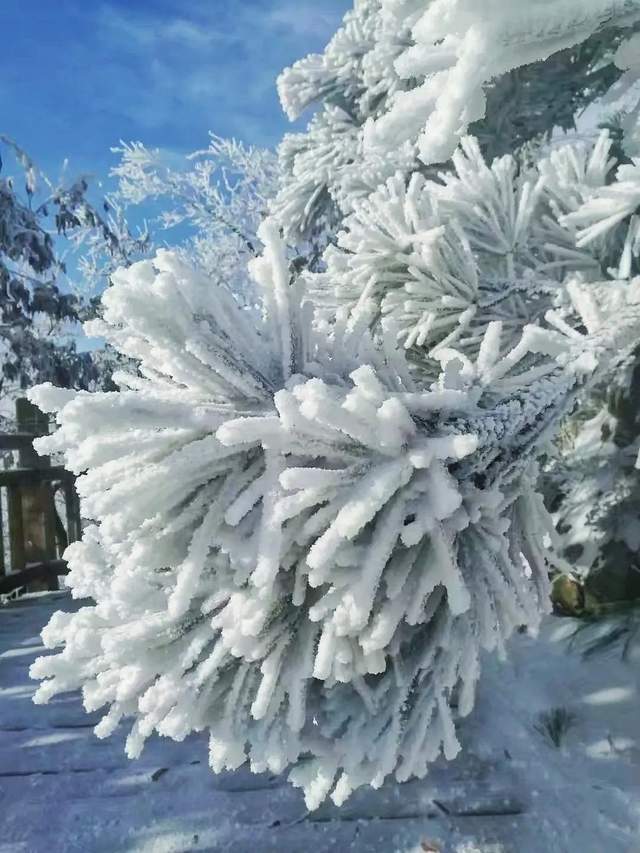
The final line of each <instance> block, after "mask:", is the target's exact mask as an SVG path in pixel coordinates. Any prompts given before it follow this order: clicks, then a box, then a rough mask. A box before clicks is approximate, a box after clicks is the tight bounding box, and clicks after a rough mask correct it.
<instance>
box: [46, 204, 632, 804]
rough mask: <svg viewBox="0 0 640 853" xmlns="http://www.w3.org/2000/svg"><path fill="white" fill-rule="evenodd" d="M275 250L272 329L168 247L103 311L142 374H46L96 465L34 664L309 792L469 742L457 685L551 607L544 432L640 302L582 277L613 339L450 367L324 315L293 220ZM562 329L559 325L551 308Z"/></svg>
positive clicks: (67, 447)
mask: <svg viewBox="0 0 640 853" xmlns="http://www.w3.org/2000/svg"><path fill="white" fill-rule="evenodd" d="M260 238H261V239H262V241H263V242H264V244H265V249H264V253H263V255H262V256H261V257H260V258H259V259H258V260H256V261H255V262H254V263H253V264H252V272H253V276H254V278H255V280H256V282H257V284H258V285H259V286H260V288H261V290H262V293H263V299H264V319H263V322H262V323H261V324H259V325H258V326H257V327H256V324H255V322H254V320H253V318H252V317H251V315H249V314H248V313H247V312H245V311H243V310H242V309H241V308H239V307H238V305H237V303H236V302H235V300H234V299H233V297H232V295H231V294H230V293H229V292H228V291H227V290H226V289H225V288H224V287H215V286H212V285H211V282H210V281H209V280H208V279H207V278H206V277H205V276H204V275H202V274H201V273H196V272H194V271H193V270H191V269H190V268H189V267H188V266H186V265H185V264H184V262H183V261H181V260H180V259H179V258H178V257H177V256H176V255H174V254H171V253H167V252H163V253H159V254H158V255H157V257H156V258H155V259H154V260H153V261H144V262H140V263H138V264H135V265H133V266H132V267H130V268H129V269H128V270H122V271H121V272H119V273H117V274H116V275H115V276H114V284H113V286H112V288H111V289H110V290H108V291H107V292H106V294H105V296H104V316H103V319H102V320H101V321H94V324H93V328H92V329H91V331H92V332H94V333H99V334H101V335H103V336H104V337H105V338H106V339H107V340H108V341H109V342H110V343H111V344H112V346H114V347H115V348H116V349H118V350H119V351H121V352H122V353H123V354H125V355H126V356H128V357H130V358H133V359H137V360H139V363H140V369H139V375H124V374H121V375H117V376H116V380H117V381H118V383H119V385H120V391H119V392H114V393H100V394H89V393H85V392H80V393H77V394H76V393H74V392H69V391H66V390H60V389H54V388H53V387H51V386H40V387H39V388H36V389H35V390H34V391H32V393H31V398H32V399H33V400H34V401H35V402H37V403H38V405H39V406H41V407H42V408H43V409H44V410H46V411H56V412H57V419H58V421H59V424H60V428H59V430H58V431H57V432H56V433H55V434H54V435H53V436H50V437H47V438H44V439H41V440H39V443H38V449H39V450H40V451H41V452H46V453H50V452H57V451H62V452H64V453H65V455H66V460H67V465H68V466H69V467H70V468H71V470H73V471H75V472H76V473H78V474H79V475H80V477H79V479H78V488H79V491H80V494H81V497H82V504H83V512H84V514H85V515H86V516H87V517H88V518H91V519H93V524H92V525H91V526H90V527H88V528H87V529H86V530H85V534H84V539H83V541H82V542H81V543H76V544H74V545H73V546H71V547H70V549H69V550H68V552H67V557H68V559H69V562H70V566H71V574H70V578H69V582H70V585H71V588H72V590H73V593H74V595H76V596H78V597H85V596H89V597H92V598H93V599H94V600H95V602H96V603H95V605H94V606H88V607H83V608H82V609H81V610H80V611H79V612H78V613H76V614H61V613H59V614H56V615H55V616H54V617H53V619H52V621H51V623H50V624H49V625H48V627H47V628H46V629H45V631H44V635H43V636H44V640H45V643H46V644H47V646H49V647H55V646H63V649H62V651H61V652H60V653H59V654H57V655H53V656H49V657H44V658H40V659H39V660H38V661H37V662H36V663H35V664H34V666H33V668H32V674H33V675H34V676H35V677H37V678H42V679H45V680H44V682H43V684H42V685H41V687H40V688H39V690H38V693H37V701H46V700H47V699H49V698H50V697H51V696H52V695H54V694H56V693H59V692H64V691H67V690H72V689H76V688H78V687H81V688H82V690H83V695H84V702H85V706H86V707H87V709H88V710H91V709H98V708H102V707H105V706H106V707H107V709H108V711H107V714H106V716H105V717H104V718H103V720H102V722H101V723H100V724H99V725H98V727H97V733H98V734H99V735H101V736H104V735H107V734H109V733H110V732H112V731H113V729H114V727H115V726H116V725H117V724H118V722H119V721H120V720H121V718H122V717H132V718H133V720H134V724H133V729H132V731H131V734H130V735H129V738H128V741H127V750H128V753H129V754H130V755H131V756H135V755H137V754H138V753H139V752H140V750H141V748H142V745H143V743H144V741H145V739H146V738H147V737H148V736H149V735H151V734H152V733H153V732H154V731H158V732H160V733H161V734H164V735H168V736H171V737H174V738H177V739H181V738H184V737H185V736H186V735H187V734H188V733H189V732H191V731H193V730H202V729H208V730H209V731H210V734H211V749H210V759H211V765H212V767H213V768H214V769H215V770H220V769H222V768H235V767H238V766H239V765H241V764H242V763H244V762H245V761H246V760H247V759H248V760H249V762H250V764H251V767H252V769H253V770H255V771H261V770H264V769H269V770H270V771H271V772H281V771H282V770H284V769H285V768H286V767H287V766H289V765H291V766H292V770H291V774H290V778H291V779H292V781H293V782H294V784H296V785H300V786H301V787H303V788H304V791H305V796H306V799H307V803H308V805H309V807H315V806H317V805H318V804H319V803H320V802H321V801H322V800H323V799H324V798H325V796H326V795H327V794H328V793H329V792H330V791H331V792H332V796H333V799H334V800H335V801H336V802H338V803H340V802H342V801H343V800H344V799H345V798H346V797H347V796H348V794H349V793H350V791H351V790H352V789H353V788H355V787H357V786H359V785H362V784H366V783H368V784H373V785H379V784H381V783H382V781H383V779H384V778H385V777H386V776H387V775H388V774H391V773H395V776H396V778H397V779H399V780H403V779H407V778H409V777H410V776H412V775H419V776H420V775H423V774H424V773H425V772H426V770H427V766H428V764H429V763H430V762H431V761H432V760H433V759H434V758H435V757H436V756H437V755H438V754H439V753H440V752H441V751H442V752H444V754H445V756H447V757H448V758H451V757H453V756H454V755H455V754H456V753H457V751H458V749H459V745H458V742H457V739H456V736H455V725H454V714H453V711H452V708H451V703H452V700H453V699H454V697H455V699H456V705H457V709H458V714H460V715H465V714H467V713H469V711H470V710H471V708H472V706H473V697H474V688H475V683H476V680H477V678H478V675H479V658H480V652H481V651H482V650H483V649H488V650H491V649H498V650H502V649H503V646H504V643H505V640H506V639H507V637H508V636H509V634H510V633H511V632H512V630H513V629H514V628H515V627H517V626H519V625H523V624H525V625H532V626H535V625H536V624H537V622H538V619H539V617H540V613H541V612H542V611H543V610H544V609H545V607H546V602H547V582H546V576H547V566H546V562H545V556H544V552H543V540H544V537H545V535H549V536H551V535H552V528H551V527H550V525H549V523H548V522H549V519H548V516H547V514H546V512H545V510H544V508H543V505H542V501H541V498H540V496H539V495H538V494H537V492H536V490H535V483H536V473H537V472H536V457H537V455H538V452H539V446H540V441H541V440H542V438H543V437H544V436H546V435H548V434H549V431H550V430H552V429H553V426H554V424H555V423H556V422H557V420H558V418H560V417H561V415H562V413H563V412H565V411H566V409H567V407H568V406H570V405H571V401H572V399H573V398H574V396H575V394H576V393H577V391H578V389H579V388H580V387H581V386H582V385H583V384H584V382H585V381H591V380H590V379H589V377H590V376H591V375H592V374H593V373H594V370H596V366H597V364H598V363H599V362H600V361H601V360H603V362H606V361H607V359H608V358H611V357H614V358H617V353H618V351H620V350H621V349H624V348H625V347H628V346H629V345H630V341H632V340H633V336H634V335H635V334H636V333H637V329H638V325H639V323H640V317H639V315H640V305H638V304H637V303H636V299H637V296H638V294H637V292H636V291H637V284H638V282H636V283H634V285H633V286H631V285H622V284H621V285H620V286H619V287H618V288H617V290H616V292H617V299H618V302H617V308H618V309H620V308H621V307H624V320H623V321H622V322H616V323H615V324H614V325H613V328H611V327H610V325H608V324H607V322H606V312H605V315H603V316H605V320H604V321H601V320H600V319H598V308H597V303H596V301H595V300H597V299H598V298H599V297H598V293H597V290H598V289H597V288H596V291H594V293H593V294H591V293H590V292H588V290H586V289H585V288H584V287H583V288H580V287H579V286H577V285H576V286H574V287H571V288H570V295H571V296H572V298H573V300H574V302H575V304H576V306H577V307H578V308H579V309H580V311H581V312H582V314H583V315H585V316H584V317H583V322H585V323H586V325H587V327H588V330H589V331H588V333H586V334H581V333H579V332H578V331H575V330H573V329H572V328H571V327H570V326H568V325H566V323H565V320H563V319H562V318H561V317H560V316H555V315H550V316H549V319H550V321H551V323H552V327H550V328H547V329H543V328H540V327H536V326H526V327H525V328H524V330H523V334H522V338H521V340H520V341H519V343H518V344H517V345H516V346H515V347H514V348H513V349H512V350H511V351H510V353H509V354H508V355H507V356H506V357H501V356H500V336H501V324H500V323H499V322H496V323H492V324H490V325H489V327H488V328H487V331H486V334H485V336H484V339H483V342H482V344H481V346H480V349H479V354H478V357H477V359H476V360H475V361H471V360H469V359H468V358H467V357H466V356H465V355H464V354H462V353H457V352H455V351H454V350H451V349H446V350H442V351H441V353H440V356H439V357H440V361H441V371H440V375H439V377H438V378H437V380H436V381H434V382H426V383H425V382H422V381H421V380H420V378H419V376H414V375H412V373H411V371H410V370H409V369H408V367H407V365H406V363H405V361H404V358H403V354H402V351H401V350H397V349H395V346H394V340H393V339H390V338H389V337H387V336H384V335H382V336H377V337H375V338H372V337H371V335H370V333H369V332H368V330H367V329H366V328H365V327H364V326H363V325H360V326H353V327H351V328H349V329H347V328H346V326H344V325H342V326H340V325H337V326H334V327H333V329H332V330H329V329H328V328H327V327H326V326H324V325H323V324H322V323H321V322H316V323H314V317H313V309H312V306H311V305H309V304H308V303H305V302H304V300H301V299H300V287H299V283H298V282H294V283H293V284H291V283H290V280H289V279H290V274H289V267H288V263H287V260H286V254H285V248H284V245H283V244H282V242H281V240H280V238H279V236H278V229H277V226H276V224H275V223H274V222H272V221H269V220H267V221H266V222H265V223H264V224H263V225H262V226H261V229H260ZM553 325H555V326H556V328H555V329H554V328H553Z"/></svg>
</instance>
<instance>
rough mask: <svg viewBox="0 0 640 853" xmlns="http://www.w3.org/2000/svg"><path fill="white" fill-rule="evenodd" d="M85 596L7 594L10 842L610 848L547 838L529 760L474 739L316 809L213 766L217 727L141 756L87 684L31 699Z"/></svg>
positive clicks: (148, 846)
mask: <svg viewBox="0 0 640 853" xmlns="http://www.w3.org/2000/svg"><path fill="white" fill-rule="evenodd" d="M71 606H74V605H72V603H71V601H70V600H69V599H68V598H67V597H66V596H64V594H62V593H53V594H50V595H46V596H45V595H43V596H37V597H27V598H24V599H21V600H19V601H17V602H15V603H13V604H10V605H8V606H5V607H2V608H0V851H2V853H45V851H46V853H49V851H53V853H57V851H61V853H62V851H64V853H67V851H83V853H94V851H95V853H100V852H101V851H104V853H114V851H143V852H144V853H148V851H152V853H169V851H196V850H206V851H220V853H223V851H224V853H302V851H313V853H329V851H339V853H343V851H345V853H346V851H351V853H371V852H373V853H376V851H380V853H394V852H395V851H399V853H421V851H423V850H432V849H433V850H438V851H441V852H442V853H476V852H477V851H482V853H485V851H486V853H538V851H539V853H551V851H561V853H574V851H575V853H604V851H603V850H601V849H600V848H599V847H594V848H592V849H591V848H589V847H585V846H584V845H583V846H582V847H580V848H578V847H576V848H573V849H572V848H571V847H566V848H565V847H563V846H562V838H560V837H559V842H558V846H556V844H555V843H554V844H550V843H547V840H545V839H544V838H543V836H542V835H541V822H540V814H539V813H536V809H535V807H534V806H535V795H534V796H533V797H532V792H531V790H530V789H529V788H528V786H527V784H523V782H525V781H526V778H527V768H526V767H524V766H523V765H522V762H520V763H518V762H517V761H511V760H508V759H507V757H506V755H505V754H504V751H503V752H502V753H498V752H496V751H495V750H493V752H492V751H491V749H489V750H488V751H487V750H485V753H484V754H483V755H482V757H479V756H478V755H475V756H474V755H472V754H471V753H470V752H467V753H466V754H465V757H464V758H463V759H459V760H457V761H456V762H453V763H452V764H449V765H441V766H437V767H435V768H434V770H433V772H432V773H431V774H430V776H429V777H428V778H427V779H426V780H424V781H413V782H410V783H407V784H406V785H402V786H399V785H394V784H389V785H385V786H384V787H383V788H382V789H381V790H380V791H377V792H372V791H362V792H357V793H356V794H355V795H354V796H353V797H352V799H351V800H349V801H348V802H347V804H346V805H345V806H344V807H343V808H342V809H341V810H340V811H338V810H337V809H335V808H333V807H331V808H329V807H323V808H321V809H320V810H318V811H317V812H315V813H313V814H308V813H307V812H306V810H305V807H304V803H303V800H302V797H301V795H300V793H299V792H298V791H296V790H294V789H292V788H291V787H290V786H289V785H288V783H287V782H286V781H285V780H284V779H282V778H275V777H271V776H266V775H265V776H253V775H251V774H250V773H248V772H245V771H239V772H236V773H225V774H221V775H218V776H216V775H214V774H212V773H211V772H210V770H209V769H208V767H207V744H206V738H204V737H191V738H189V739H188V740H187V741H186V742H184V743H182V744H176V743H174V742H172V741H169V740H166V739H161V738H155V739H153V740H152V741H150V743H149V745H148V746H147V748H146V749H145V751H144V753H143V755H142V758H141V759H140V760H139V761H136V762H130V761H128V760H127V758H126V757H125V755H124V752H123V741H124V737H125V735H126V728H125V727H123V728H122V729H121V731H120V732H118V733H117V734H116V735H115V736H114V737H112V738H110V739H108V740H104V741H101V740H98V739H97V738H96V737H95V736H94V735H93V732H92V729H91V726H92V725H93V724H94V723H95V722H96V720H97V718H98V717H97V715H96V714H93V715H87V714H86V713H85V712H84V710H83V709H82V707H81V703H80V700H79V697H78V696H77V695H66V696H62V697H58V698H57V699H55V700H53V701H52V702H51V703H50V704H49V705H47V706H34V705H33V703H32V702H31V697H32V695H33V691H34V685H33V683H32V682H31V681H30V680H29V677H28V667H29V665H30V663H31V662H32V661H33V660H34V658H35V657H36V656H38V655H39V654H41V653H42V651H43V649H42V646H41V642H40V639H39V632H40V630H41V628H42V626H43V624H44V623H45V622H46V621H47V619H48V618H49V616H50V615H51V613H52V612H53V611H54V610H56V609H61V608H63V609H69V608H70V607H71ZM567 837H570V836H569V835H568V836H567ZM614 840H615V839H614ZM469 845H471V846H469ZM623 850H624V853H627V851H626V850H625V849H624V848H622V847H616V846H615V844H612V846H611V847H610V851H615V853H618V851H620V853H623Z"/></svg>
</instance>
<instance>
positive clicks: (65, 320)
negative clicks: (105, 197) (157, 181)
mask: <svg viewBox="0 0 640 853" xmlns="http://www.w3.org/2000/svg"><path fill="white" fill-rule="evenodd" d="M0 141H2V142H3V143H4V152H3V153H4V154H5V161H6V162H5V163H4V164H3V165H4V168H5V170H6V168H7V162H8V161H9V156H8V155H11V154H13V155H14V156H15V158H16V161H17V164H18V166H19V167H20V169H21V172H22V176H21V177H20V179H14V178H12V177H1V176H0V348H1V352H0V393H1V394H2V395H12V394H15V393H18V392H20V391H22V390H24V389H25V388H27V387H28V386H30V385H32V384H33V383H34V382H42V381H53V382H55V383H56V384H58V385H62V386H64V387H76V388H88V387H95V386H96V384H97V385H100V383H101V379H102V376H101V371H100V370H99V369H98V367H97V365H96V364H95V362H94V361H93V359H92V357H91V355H90V354H89V353H86V352H79V351H78V349H77V347H76V340H75V339H76V330H77V327H78V323H79V321H80V320H81V319H82V316H83V312H84V310H85V308H86V305H85V304H84V302H83V301H82V300H81V299H79V298H78V296H77V295H76V294H74V293H73V292H71V291H70V290H69V289H68V288H66V289H65V288H64V287H63V286H62V285H61V280H62V279H63V278H64V271H65V268H64V263H63V261H62V260H61V257H60V252H59V249H58V247H57V246H56V239H55V238H56V233H57V232H63V231H65V230H66V229H70V228H73V227H75V226H76V225H77V224H78V223H79V219H78V216H79V215H80V212H81V209H82V208H86V207H87V204H86V202H85V200H84V197H83V194H84V191H85V190H86V184H83V185H82V188H81V187H80V185H79V184H78V185H74V186H72V187H71V188H70V189H62V188H58V189H54V188H53V187H51V186H47V185H46V184H45V186H44V189H45V193H44V199H42V200H38V201H36V198H38V199H39V193H38V189H39V187H38V180H39V178H41V176H40V175H39V173H38V171H37V169H36V167H35V166H34V164H33V162H32V161H31V160H30V158H29V157H28V155H27V154H25V152H24V151H22V150H21V149H20V148H19V147H18V146H16V145H15V143H13V142H12V141H11V140H9V139H8V138H6V137H1V139H0ZM1 163H2V161H1V160H0V164H1Z"/></svg>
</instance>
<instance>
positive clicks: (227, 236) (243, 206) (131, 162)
mask: <svg viewBox="0 0 640 853" xmlns="http://www.w3.org/2000/svg"><path fill="white" fill-rule="evenodd" d="M115 151H116V153H118V154H120V158H121V159H120V162H119V163H118V165H117V166H116V167H115V168H114V169H113V170H112V175H113V176H114V177H115V178H117V180H118V186H117V190H116V191H115V193H114V196H113V198H114V203H117V205H118V207H119V208H120V209H122V210H123V211H125V213H127V215H129V216H131V215H133V212H134V211H135V209H136V208H137V209H139V210H142V211H144V210H146V209H151V210H153V208H154V207H155V208H157V207H158V206H160V213H159V214H156V215H155V216H152V223H151V228H152V230H153V231H154V234H155V240H156V242H158V243H160V242H161V240H162V236H163V233H166V235H167V238H168V241H169V242H170V243H171V244H173V245H175V244H176V242H177V243H178V244H179V246H180V252H181V254H182V255H183V257H187V258H189V260H190V261H191V262H192V263H193V264H195V265H196V266H197V267H198V268H199V269H202V270H203V271H204V272H206V273H207V275H209V276H210V277H211V279H212V281H214V282H226V283H227V284H228V285H229V286H230V287H231V290H232V291H233V292H234V293H235V294H236V298H237V299H239V300H240V301H241V302H243V303H251V302H253V301H255V299H254V295H253V294H252V292H251V291H252V284H251V280H250V278H249V276H248V274H247V264H248V262H249V261H250V260H251V259H252V258H254V257H255V256H256V255H257V254H258V252H259V242H260V241H259V240H258V237H257V229H258V226H259V225H260V222H261V221H262V219H264V217H265V216H266V213H267V208H268V204H269V200H270V199H271V198H272V196H273V195H275V192H276V189H277V184H278V177H279V172H278V163H277V160H276V158H275V156H274V155H273V153H272V152H270V151H268V150H266V149H260V148H254V147H251V146H245V145H242V144H241V143H239V142H236V141H235V140H232V139H222V138H220V137H218V136H215V135H213V134H212V135H211V140H210V144H209V147H208V148H206V149H204V150H201V151H195V152H194V153H192V154H189V155H187V156H186V157H184V158H183V157H177V156H170V155H168V154H166V153H165V152H162V151H160V150H150V149H148V148H146V147H145V146H144V145H142V144H141V143H132V144H130V145H124V144H123V145H122V147H120V148H116V149H115ZM172 232H174V233H175V232H178V233H180V237H179V238H178V239H177V240H176V238H175V237H174V238H172V237H171V234H172Z"/></svg>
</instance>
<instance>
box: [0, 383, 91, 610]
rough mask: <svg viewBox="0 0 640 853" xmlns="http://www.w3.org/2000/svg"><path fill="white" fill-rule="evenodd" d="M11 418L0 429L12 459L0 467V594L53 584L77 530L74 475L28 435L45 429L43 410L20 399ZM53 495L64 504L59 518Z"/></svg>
mask: <svg viewBox="0 0 640 853" xmlns="http://www.w3.org/2000/svg"><path fill="white" fill-rule="evenodd" d="M16 423H17V430H16V431H15V432H6V433H0V452H2V451H4V452H10V453H8V454H7V455H8V456H10V459H11V460H12V462H10V463H9V467H5V468H4V470H2V469H0V509H4V508H3V504H4V505H5V507H6V516H7V517H6V521H7V523H6V525H5V524H2V525H0V594H6V593H9V592H12V591H13V590H15V589H18V588H19V587H23V586H26V587H28V588H29V589H30V590H42V589H57V588H58V576H59V575H61V574H65V573H66V571H67V569H66V564H65V562H64V561H63V560H62V559H61V557H62V553H63V552H64V550H65V548H66V547H67V545H68V544H69V543H70V542H75V541H77V540H78V539H79V538H80V536H81V521H80V506H79V502H78V497H77V494H76V490H75V485H74V484H75V478H74V476H73V475H72V474H71V473H70V472H69V471H67V470H66V469H65V468H63V467H62V466H60V465H52V464H51V459H50V458H49V457H46V456H44V457H43V456H39V455H38V454H37V453H36V451H35V450H34V449H33V439H34V438H36V437H39V436H42V435H46V434H47V433H48V432H49V420H48V418H47V416H46V415H44V414H43V413H42V412H40V410H39V409H38V408H37V407H36V406H34V405H33V404H32V403H30V402H29V401H28V400H26V399H20V400H17V401H16ZM16 453H17V460H16V459H15V455H16ZM5 464H6V462H5ZM56 495H59V499H58V504H60V505H61V508H62V506H63V507H64V512H63V515H64V520H63V518H62V517H61V514H60V512H59V511H58V506H57V504H56ZM5 502H6V503H5ZM5 529H6V531H7V533H8V542H6V543H5V541H3V537H4V532H5ZM7 546H8V547H7Z"/></svg>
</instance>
